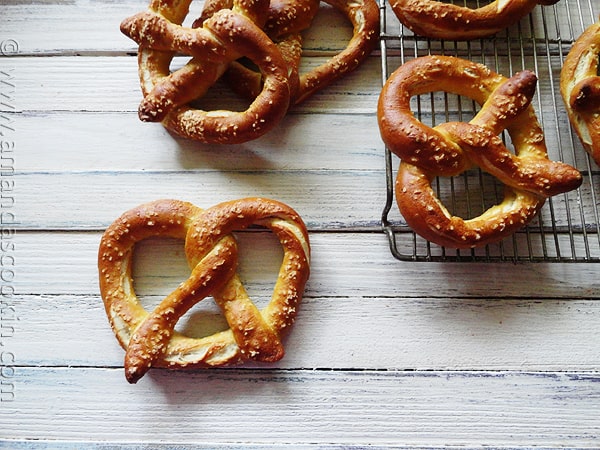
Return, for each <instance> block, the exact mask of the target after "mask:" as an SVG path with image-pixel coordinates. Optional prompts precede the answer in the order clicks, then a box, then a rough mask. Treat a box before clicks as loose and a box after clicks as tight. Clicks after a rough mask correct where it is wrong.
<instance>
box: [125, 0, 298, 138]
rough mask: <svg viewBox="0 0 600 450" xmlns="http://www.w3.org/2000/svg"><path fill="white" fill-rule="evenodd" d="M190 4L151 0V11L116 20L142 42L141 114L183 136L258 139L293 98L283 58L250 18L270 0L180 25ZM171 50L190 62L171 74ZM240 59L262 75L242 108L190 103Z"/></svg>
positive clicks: (126, 31) (222, 11) (266, 5)
mask: <svg viewBox="0 0 600 450" xmlns="http://www.w3.org/2000/svg"><path fill="white" fill-rule="evenodd" d="M190 2H191V0H183V1H180V2H177V3H176V6H173V5H171V4H170V2H159V1H155V2H153V3H151V6H150V10H149V11H146V12H144V13H140V14H136V15H134V16H132V17H130V18H128V19H125V20H124V21H123V22H122V23H121V31H122V32H123V33H124V34H126V35H127V36H129V37H130V38H131V39H133V40H134V41H136V42H137V43H138V44H139V46H140V47H139V53H138V65H139V75H140V83H141V87H142V93H143V95H144V99H143V101H142V102H141V104H140V108H139V116H140V119H141V120H143V121H160V122H162V123H163V125H164V126H165V127H166V128H167V129H169V130H171V131H173V132H175V133H177V134H179V135H181V136H184V137H187V138H191V139H195V140H198V141H201V142H207V143H240V142H245V141H248V140H251V139H255V138H258V137H260V136H262V135H263V134H264V133H266V132H267V131H269V130H270V129H271V128H273V127H274V126H275V125H276V124H277V123H279V121H280V120H281V118H282V117H283V116H284V115H285V113H286V111H287V108H288V105H289V102H290V85H289V80H288V74H287V66H286V63H285V61H284V59H283V56H282V55H281V52H280V51H279V50H278V49H277V47H276V46H275V44H274V43H273V42H272V41H271V40H270V39H269V38H268V37H267V36H266V35H265V34H264V32H263V31H262V30H261V29H260V28H259V26H258V25H257V24H255V23H254V22H253V21H252V19H255V20H262V21H264V20H266V11H267V9H266V8H267V7H268V2H266V3H265V2H264V1H260V2H254V3H253V2H249V3H250V4H252V5H254V4H256V5H258V6H256V7H257V8H258V12H254V13H253V14H250V13H249V12H248V8H249V7H248V6H247V5H246V6H244V7H242V6H239V7H236V8H233V9H223V10H220V11H217V12H216V13H215V14H214V15H213V16H212V17H211V18H210V19H209V20H207V21H205V22H204V23H202V27H201V28H188V27H184V26H181V22H182V21H183V19H184V18H185V15H186V14H187V9H188V7H189V4H190ZM262 10H264V12H260V11H262ZM236 11H240V12H236ZM241 13H247V14H249V15H250V18H248V17H246V16H245V15H242V14H241ZM261 16H264V19H261ZM176 53H183V54H186V55H188V56H192V59H191V60H190V61H189V62H188V63H187V64H185V65H184V66H183V67H181V68H179V69H178V70H176V71H174V72H172V73H171V71H170V64H171V61H172V59H173V57H174V55H175V54H176ZM242 56H245V57H248V58H249V59H250V60H251V61H252V62H253V63H254V64H256V66H257V67H258V68H259V69H260V71H261V73H262V74H263V76H264V79H265V83H264V86H263V89H262V91H261V92H260V93H259V94H258V96H257V97H256V98H255V99H254V101H253V102H252V103H251V105H250V106H249V108H248V109H247V110H246V111H242V112H235V111H226V110H219V111H204V110H201V109H196V108H195V107H192V106H190V102H192V101H194V100H196V99H198V98H200V97H202V96H204V95H205V93H206V92H207V91H208V89H209V88H210V87H211V86H212V85H213V84H214V83H215V82H216V81H217V80H218V79H219V78H220V77H221V76H222V74H223V72H224V71H225V70H226V68H227V66H228V65H229V63H230V62H231V61H234V60H236V59H238V58H241V57H242Z"/></svg>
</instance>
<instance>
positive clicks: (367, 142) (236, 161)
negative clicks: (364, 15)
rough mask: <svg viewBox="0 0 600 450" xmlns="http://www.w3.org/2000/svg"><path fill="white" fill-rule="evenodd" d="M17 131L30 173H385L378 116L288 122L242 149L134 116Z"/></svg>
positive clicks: (63, 119)
mask: <svg viewBox="0 0 600 450" xmlns="http://www.w3.org/2000/svg"><path fill="white" fill-rule="evenodd" d="M74 124H76V125H74ZM12 126H13V127H14V129H15V130H16V131H15V136H14V141H15V143H16V147H15V151H14V156H15V159H16V166H17V169H18V170H19V171H27V172H56V173H61V172H68V171H76V172H81V171H107V172H109V171H110V172H115V173H118V172H123V174H122V176H124V177H127V174H126V173H127V172H132V171H141V170H146V171H148V170H153V171H157V170H158V171H163V172H180V171H194V170H212V171H230V170H242V171H248V170H265V171H284V170H285V171H289V170H331V171H333V170H379V171H381V170H383V169H384V168H385V163H384V160H383V158H384V150H383V143H382V142H381V139H380V137H379V129H378V127H377V118H376V117H375V115H373V114H289V115H288V116H287V117H286V118H285V119H284V120H283V121H282V122H281V123H280V125H279V126H278V127H277V128H276V130H273V132H272V133H267V134H266V135H265V136H263V137H261V138H259V139H257V140H255V141H250V142H247V143H245V144H243V145H208V144H199V143H197V142H193V141H190V140H188V139H183V138H178V137H176V136H173V135H170V134H169V133H168V132H167V131H165V129H164V128H163V127H162V126H161V125H159V124H147V123H142V122H140V121H139V120H138V118H137V115H136V114H135V113H127V114H121V113H98V114H97V113H86V114H79V113H65V114H62V113H48V114H46V113H42V114H25V113H24V114H20V115H19V116H18V117H16V118H15V119H14V123H13V124H12ZM324 129H333V130H335V133H323V132H322V130H324ZM40 136H44V139H43V140H40ZM340 136H344V139H343V140H341V139H340Z"/></svg>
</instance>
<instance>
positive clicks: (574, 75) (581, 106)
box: [560, 21, 600, 165]
mask: <svg viewBox="0 0 600 450" xmlns="http://www.w3.org/2000/svg"><path fill="white" fill-rule="evenodd" d="M599 55H600V21H599V22H596V23H594V24H592V25H590V26H589V27H588V28H587V29H586V30H585V31H584V32H583V33H582V34H581V36H579V37H578V38H577V40H576V41H575V43H574V44H573V47H571V50H570V51H569V53H568V55H567V57H566V58H565V61H564V64H563V67H562V70H561V73H560V92H561V95H562V98H563V101H564V104H565V108H566V110H567V114H568V116H569V121H570V122H571V125H572V127H573V129H574V130H575V132H576V133H577V135H578V136H579V139H580V141H581V143H582V144H583V147H584V149H585V150H586V151H587V152H588V153H589V154H590V155H591V156H592V158H593V159H594V161H595V162H596V164H598V165H600V77H599V76H598V65H599V62H598V58H599Z"/></svg>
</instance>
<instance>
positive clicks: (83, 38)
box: [0, 0, 600, 54]
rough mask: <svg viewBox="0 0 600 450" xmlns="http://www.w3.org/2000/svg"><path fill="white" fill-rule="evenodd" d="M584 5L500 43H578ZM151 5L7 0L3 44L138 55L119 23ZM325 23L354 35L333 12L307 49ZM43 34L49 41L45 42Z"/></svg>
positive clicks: (560, 10) (338, 33)
mask: <svg viewBox="0 0 600 450" xmlns="http://www.w3.org/2000/svg"><path fill="white" fill-rule="evenodd" d="M580 3H581V5H578V2H577V1H576V0H568V1H567V0H565V1H561V2H559V3H558V4H556V5H554V6H550V7H537V8H536V9H535V10H534V11H533V13H532V14H531V15H530V16H527V17H525V18H524V19H522V20H521V21H520V23H519V24H517V25H514V26H512V27H511V28H510V29H509V30H508V31H503V32H500V33H498V35H497V36H496V39H497V40H498V41H502V40H506V39H507V36H512V37H515V36H517V37H521V38H525V39H528V38H530V37H531V36H533V35H534V34H535V35H542V34H543V32H544V31H543V30H544V29H545V30H546V32H547V34H548V37H549V38H550V39H551V40H554V39H557V38H559V37H560V38H561V39H563V40H564V41H565V42H569V41H572V40H573V39H574V38H576V36H578V35H579V34H580V33H581V31H582V30H583V28H584V26H587V25H589V24H591V23H592V22H593V21H595V19H596V18H597V15H598V9H600V8H599V7H598V6H595V5H594V6H595V9H594V10H593V11H592V10H590V7H589V5H588V3H589V4H592V5H593V4H594V3H593V2H580ZM147 4H148V2H147V1H143V0H130V1H125V2H119V3H114V2H112V1H109V0H105V1H89V0H76V1H73V2H62V1H60V0H56V1H48V2H43V3H40V2H37V3H31V2H22V1H17V0H5V2H4V3H3V5H2V6H3V17H2V21H3V27H2V29H1V30H0V40H4V39H16V40H17V41H18V42H19V45H20V51H21V52H23V53H28V54H29V53H31V54H38V53H65V54H68V53H73V54H81V53H88V52H114V51H118V52H123V51H135V44H133V43H132V42H131V41H130V40H129V39H128V38H126V37H125V36H123V35H122V34H121V33H120V31H119V23H120V22H121V21H122V20H123V19H124V18H125V17H128V16H130V15H133V14H135V13H137V12H139V11H142V10H144V9H146V7H147ZM202 4H203V2H202V1H195V2H192V8H191V13H190V17H195V16H196V15H198V13H199V11H200V9H201V7H202ZM385 12H386V25H387V31H388V33H389V34H390V35H393V34H397V35H398V34H401V33H403V35H404V36H405V37H407V38H410V37H411V36H412V33H411V32H410V31H408V30H406V29H404V28H403V27H402V26H401V24H400V22H399V21H398V19H397V18H396V17H395V16H394V14H393V12H392V10H391V8H390V7H389V6H388V7H387V8H386V11H385ZM186 23H187V22H186ZM65 24H68V26H65ZM323 24H326V25H329V26H328V27H326V29H327V36H328V41H329V42H330V43H331V44H329V45H330V48H342V46H343V45H344V43H345V41H346V39H347V37H348V36H349V27H348V26H347V24H346V23H345V21H344V20H342V19H341V18H339V17H337V14H333V13H331V12H330V11H329V9H325V10H324V11H323V12H322V13H321V15H320V16H318V19H317V22H316V23H315V27H314V29H313V30H311V31H310V32H308V33H305V35H306V47H307V48H308V49H309V50H315V49H319V48H320V49H323V42H322V40H321V39H319V38H320V37H321V33H322V30H323V28H322V27H321V25H323ZM57 31H59V32H57ZM40 35H43V36H44V39H39V36H40ZM435 44H436V43H434V45H435ZM455 45H458V46H462V47H466V45H464V43H458V44H455V43H448V44H446V46H447V47H448V46H455Z"/></svg>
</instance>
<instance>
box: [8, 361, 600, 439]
mask: <svg viewBox="0 0 600 450" xmlns="http://www.w3.org/2000/svg"><path fill="white" fill-rule="evenodd" d="M599 386H600V385H599V383H598V376H597V374H595V373H590V374H572V373H553V372H551V373H538V374H529V373H513V372H492V373H489V372H474V373H467V374H465V373H460V372H458V373H457V372H412V373H411V372H394V371H389V372H371V371H366V372H353V371H341V372H337V371H334V372H332V371H295V372H288V371H277V370H273V371H217V372H197V373H195V374H193V375H191V374H172V373H165V372H160V373H158V372H157V373H152V374H151V375H150V376H148V377H146V378H144V379H142V380H141V381H140V383H139V384H138V385H135V386H130V385H128V384H127V383H126V382H125V381H124V380H122V374H121V373H120V371H118V370H110V369H77V368H70V369H66V368H65V369H37V368H21V367H18V368H16V370H15V375H14V401H13V402H11V403H5V404H3V407H5V409H4V410H3V412H4V414H3V415H2V416H0V423H1V425H2V430H3V437H4V438H9V439H40V438H41V439H58V440H83V439H86V440H87V439H89V440H92V441H103V442H106V443H110V442H135V441H137V442H142V441H144V442H149V443H152V442H157V443H172V444H191V443H197V442H200V443H205V444H208V443H210V444H213V445H225V444H230V445H237V444H243V443H249V442H252V443H254V444H256V445H260V444H297V445H301V444H313V445H315V444H330V445H332V444H337V445H362V446H368V445H375V446H377V445H399V444H401V445H406V446H453V445H454V446H464V447H466V446H493V447H500V446H513V447H514V446H540V447H558V446H563V445H566V444H567V443H568V446H569V447H595V446H597V445H598V442H599V441H598V439H599V434H600V425H599V424H600V416H599V411H598V408H597V401H598V396H599V395H600V391H599V389H600V387H599ZM40 399H43V402H41V401H40Z"/></svg>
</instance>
